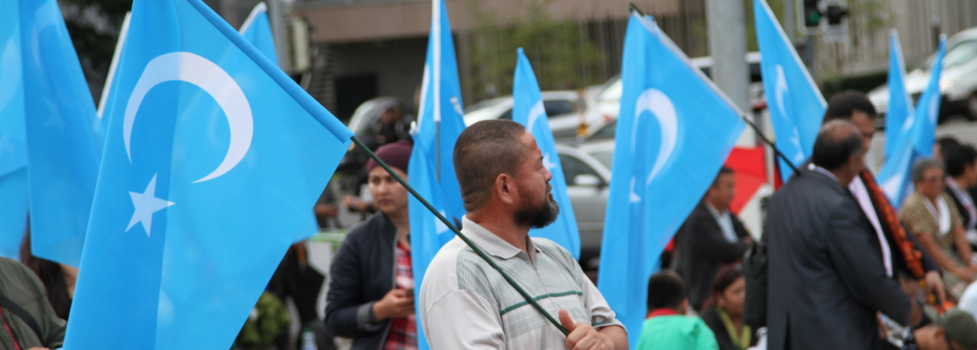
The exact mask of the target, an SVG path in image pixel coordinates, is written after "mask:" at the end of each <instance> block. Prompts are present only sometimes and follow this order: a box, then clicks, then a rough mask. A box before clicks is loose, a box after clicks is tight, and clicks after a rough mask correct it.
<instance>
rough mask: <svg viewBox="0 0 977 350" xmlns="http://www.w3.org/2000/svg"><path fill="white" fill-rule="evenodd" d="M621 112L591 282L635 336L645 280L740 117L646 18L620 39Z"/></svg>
mask: <svg viewBox="0 0 977 350" xmlns="http://www.w3.org/2000/svg"><path fill="white" fill-rule="evenodd" d="M621 77H622V78H621V79H622V84H623V89H624V90H623V92H622V94H621V113H620V115H619V117H618V121H617V123H618V124H619V125H626V126H627V127H621V128H618V129H617V134H616V135H615V137H614V162H613V167H612V169H611V170H612V174H613V178H614V180H615V181H612V182H611V186H610V197H609V198H608V201H607V215H606V219H605V220H604V238H603V244H602V245H601V254H600V278H599V279H598V285H597V286H598V288H599V289H600V291H601V293H602V294H603V295H604V298H606V299H607V302H608V303H609V304H610V306H611V309H613V310H614V312H615V313H617V318H618V319H620V320H621V321H622V322H623V323H624V326H625V327H627V329H628V341H629V343H630V344H632V346H634V345H635V344H637V343H638V337H639V336H640V334H641V326H642V322H643V320H644V318H645V314H646V307H647V294H648V278H649V277H651V274H652V272H654V271H655V270H657V269H658V267H659V266H660V262H659V259H658V257H659V255H660V254H661V252H662V251H663V250H664V249H665V245H666V244H667V243H668V241H669V240H671V239H672V236H673V235H674V234H675V231H676V230H678V228H679V227H680V226H681V225H682V223H683V222H684V221H685V218H686V217H687V216H688V215H689V213H691V212H692V209H693V208H694V207H695V206H696V204H697V203H699V200H700V199H701V198H702V195H703V194H704V193H705V192H706V190H707V189H708V188H709V186H710V184H712V181H713V180H714V179H715V177H716V174H717V173H718V172H719V168H720V167H721V166H722V164H723V162H724V161H725V160H726V157H727V156H728V155H729V152H730V151H732V149H733V146H734V145H735V144H736V140H737V139H738V138H739V136H740V134H742V132H743V128H744V127H745V124H744V123H743V121H742V120H741V119H740V117H739V115H740V112H739V111H738V110H737V109H736V107H735V106H734V105H733V104H732V103H730V102H729V100H728V99H726V97H725V95H723V94H722V92H720V91H719V90H718V89H717V88H716V87H715V86H714V85H712V83H711V82H710V80H709V79H708V78H706V77H705V76H704V75H702V73H701V71H699V70H698V69H697V68H695V67H694V66H693V65H692V64H691V62H690V61H689V60H688V57H686V56H685V54H683V53H682V51H681V50H680V49H678V48H677V47H676V46H675V44H674V43H672V41H671V39H669V38H668V36H666V35H665V34H664V33H662V32H661V30H660V29H659V28H658V26H657V24H656V23H655V22H654V20H653V19H651V17H647V18H641V17H639V16H638V15H632V16H631V20H630V21H629V22H628V31H627V34H626V35H625V37H624V62H623V63H622V65H621Z"/></svg>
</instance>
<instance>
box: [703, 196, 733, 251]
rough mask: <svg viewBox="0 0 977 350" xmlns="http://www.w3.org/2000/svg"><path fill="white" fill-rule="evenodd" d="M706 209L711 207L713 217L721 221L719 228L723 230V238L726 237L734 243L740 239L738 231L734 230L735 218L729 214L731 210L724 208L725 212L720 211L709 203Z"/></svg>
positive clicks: (718, 221)
mask: <svg viewBox="0 0 977 350" xmlns="http://www.w3.org/2000/svg"><path fill="white" fill-rule="evenodd" d="M706 209H709V212H710V213H712V217H713V218H715V219H716V222H717V223H719V228H720V229H722V230H723V238H726V241H728V242H729V243H733V242H736V241H738V240H739V237H736V231H734V230H733V218H731V217H730V216H729V210H727V209H723V212H722V213H720V212H719V210H716V208H713V207H712V204H709V203H706Z"/></svg>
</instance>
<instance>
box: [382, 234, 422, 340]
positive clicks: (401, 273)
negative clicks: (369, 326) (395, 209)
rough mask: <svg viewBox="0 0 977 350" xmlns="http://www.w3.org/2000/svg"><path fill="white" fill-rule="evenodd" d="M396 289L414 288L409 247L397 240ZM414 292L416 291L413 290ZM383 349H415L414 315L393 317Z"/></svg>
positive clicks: (415, 330) (415, 325)
mask: <svg viewBox="0 0 977 350" xmlns="http://www.w3.org/2000/svg"><path fill="white" fill-rule="evenodd" d="M395 260H396V269H397V289H413V288H414V272H413V270H411V260H410V248H407V247H405V246H404V245H403V244H401V243H400V242H399V241H398V242H397V256H396V257H395ZM415 293H416V292H415ZM383 349H384V350H417V318H416V317H415V315H410V316H407V317H401V318H395V319H393V323H391V324H390V332H388V333H387V340H386V341H385V342H384V343H383Z"/></svg>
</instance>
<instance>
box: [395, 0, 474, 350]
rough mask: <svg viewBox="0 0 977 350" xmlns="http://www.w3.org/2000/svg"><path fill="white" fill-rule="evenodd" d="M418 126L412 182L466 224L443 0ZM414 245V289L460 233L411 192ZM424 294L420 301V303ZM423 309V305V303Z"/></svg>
mask: <svg viewBox="0 0 977 350" xmlns="http://www.w3.org/2000/svg"><path fill="white" fill-rule="evenodd" d="M420 104H421V105H420V108H419V114H420V116H419V117H418V118H417V125H416V128H415V129H414V130H412V135H413V137H414V150H413V151H412V152H411V156H410V161H409V163H408V170H407V174H408V182H409V183H410V185H411V187H414V189H415V190H417V192H418V193H419V194H420V195H421V196H422V197H424V198H425V199H427V200H428V201H429V202H431V204H432V205H434V207H435V209H437V210H438V211H440V212H441V214H444V216H445V217H447V218H448V219H449V220H452V221H453V223H454V224H455V225H456V226H458V228H461V224H460V223H461V217H462V216H464V215H465V206H464V204H463V203H462V201H461V189H460V187H459V186H458V178H457V177H455V166H454V164H453V162H452V158H453V155H454V150H455V141H457V140H458V136H459V135H461V132H462V130H464V129H465V121H464V114H465V113H464V112H463V110H464V109H463V108H462V101H461V84H460V83H459V81H458V63H457V60H456V59H455V45H454V42H453V40H452V38H451V23H449V22H448V12H447V9H446V8H445V6H444V1H443V0H431V34H430V35H429V36H428V45H427V61H425V62H424V77H423V79H422V80H421V102H420ZM408 205H409V209H410V232H411V235H410V244H411V260H412V265H413V273H414V290H421V281H423V280H424V271H426V270H427V266H428V265H429V264H430V263H431V260H432V259H434V255H436V254H437V253H438V250H439V249H441V246H442V245H444V244H445V243H447V242H448V241H450V240H451V239H452V238H454V234H453V233H452V232H451V231H450V230H449V229H448V227H447V226H445V225H444V224H443V223H441V222H440V221H439V220H438V218H437V217H435V216H434V214H432V213H430V212H429V211H428V210H427V208H425V207H424V206H423V205H422V204H421V202H419V201H418V200H417V199H415V198H414V197H413V196H411V198H410V201H409V202H408ZM419 302H420V301H419V299H418V300H417V301H416V303H418V307H419ZM418 310H420V308H418ZM420 320H421V318H420V317H418V318H417V343H418V345H419V347H420V348H422V349H426V348H427V341H426V340H425V338H424V331H423V330H422V329H421V322H420Z"/></svg>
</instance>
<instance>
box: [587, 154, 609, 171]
mask: <svg viewBox="0 0 977 350" xmlns="http://www.w3.org/2000/svg"><path fill="white" fill-rule="evenodd" d="M590 155H592V156H594V158H597V160H598V161H600V162H601V163H602V164H604V166H606V167H607V168H608V169H610V168H611V162H612V161H613V160H614V150H613V149H609V150H604V151H597V152H593V153H591V154H590Z"/></svg>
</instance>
